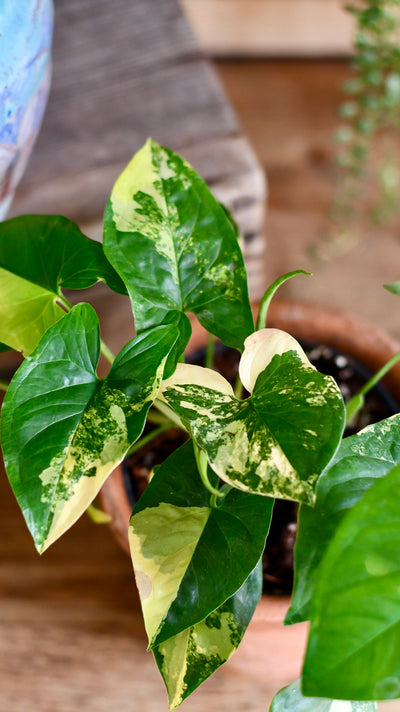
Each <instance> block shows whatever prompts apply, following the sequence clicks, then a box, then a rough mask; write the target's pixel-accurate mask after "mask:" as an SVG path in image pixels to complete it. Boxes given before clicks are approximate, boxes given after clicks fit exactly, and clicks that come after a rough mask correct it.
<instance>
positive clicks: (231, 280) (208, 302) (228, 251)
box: [104, 139, 254, 352]
mask: <svg viewBox="0 0 400 712" xmlns="http://www.w3.org/2000/svg"><path fill="white" fill-rule="evenodd" d="M104 248H105V253H106V255H107V257H108V259H109V260H110V262H111V264H112V265H113V266H114V267H115V269H116V270H117V272H118V273H119V274H120V275H121V277H122V279H123V281H124V283H125V284H126V286H127V289H128V293H129V296H130V298H131V301H132V307H133V311H134V315H135V324H136V329H137V331H138V333H140V332H142V331H145V330H146V329H149V328H151V327H152V326H154V325H155V324H161V323H167V322H171V320H173V321H174V323H177V320H178V315H180V317H181V318H180V324H181V327H182V338H181V341H180V351H181V352H182V351H183V349H184V348H185V346H186V343H187V339H188V338H189V337H188V334H187V333H185V331H186V332H187V329H188V326H189V322H188V318H187V317H186V313H187V312H192V313H194V314H196V315H197V317H198V319H199V321H200V322H201V324H202V325H203V326H204V327H205V328H206V329H207V330H208V331H209V332H211V333H212V334H215V335H216V336H218V337H219V338H220V339H221V340H222V341H223V342H224V343H226V344H227V345H228V346H233V347H235V348H238V349H239V350H242V348H243V341H244V339H245V338H246V337H247V336H248V334H249V333H250V332H251V331H252V330H253V328H254V326H253V317H252V314H251V309H250V304H249V298H248V294H247V280H246V273H245V268H244V263H243V257H242V254H241V251H240V248H239V245H238V241H237V234H236V231H235V228H234V227H233V226H232V221H231V218H229V217H228V216H227V214H226V212H225V210H224V209H223V208H222V207H221V206H220V205H219V203H218V202H217V201H216V200H215V198H214V197H213V196H212V194H211V192H210V190H209V189H208V187H207V185H206V184H205V183H204V181H203V180H202V179H201V178H200V177H199V176H198V175H197V173H196V172H195V171H194V170H193V168H191V166H189V165H188V163H186V162H185V161H184V160H183V159H182V158H180V157H179V156H178V155H176V154H175V153H173V152H172V151H170V150H168V149H166V148H163V147H162V146H160V145H159V144H157V143H156V142H155V141H153V140H151V139H149V140H148V141H147V143H146V144H145V145H144V147H143V148H142V149H141V150H140V151H139V152H138V153H137V154H136V155H135V156H134V158H133V159H132V161H131V162H130V163H129V165H128V166H127V167H126V169H125V170H124V171H123V173H122V174H121V176H120V177H119V178H118V180H117V182H116V183H115V185H114V188H113V190H112V193H111V196H110V200H109V202H108V205H107V208H106V213H105V220H104ZM185 325H186V326H185Z"/></svg>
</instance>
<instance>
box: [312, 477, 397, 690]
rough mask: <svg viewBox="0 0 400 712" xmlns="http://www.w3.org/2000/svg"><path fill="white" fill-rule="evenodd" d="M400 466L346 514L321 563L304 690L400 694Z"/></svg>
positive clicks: (382, 478) (313, 609)
mask: <svg viewBox="0 0 400 712" xmlns="http://www.w3.org/2000/svg"><path fill="white" fill-rule="evenodd" d="M399 492H400V465H396V467H394V468H393V469H392V470H391V471H390V472H389V473H388V474H387V475H385V476H384V477H381V478H380V479H378V480H377V481H376V482H375V484H374V485H373V486H372V487H371V489H369V490H368V492H366V493H365V495H364V496H363V497H362V499H361V500H360V501H359V502H358V503H357V504H356V505H355V506H354V507H353V508H352V509H351V510H350V511H349V512H348V513H347V515H346V516H345V517H344V519H343V520H342V522H341V523H340V525H339V526H338V528H337V530H336V533H335V534H334V536H333V538H332V540H331V542H330V544H329V547H328V549H327V551H326V554H325V556H324V558H323V560H322V562H321V565H320V567H319V569H318V571H317V573H316V582H315V587H314V595H313V600H312V606H311V628H310V636H309V641H308V647H307V653H306V658H305V663H304V669H303V692H304V693H305V694H307V695H324V696H326V697H335V698H340V699H358V700H360V699H364V700H365V699H367V700H385V699H393V698H397V697H400V596H399V591H400V553H399V552H400V507H399Z"/></svg>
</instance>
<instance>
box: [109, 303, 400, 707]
mask: <svg viewBox="0 0 400 712" xmlns="http://www.w3.org/2000/svg"><path fill="white" fill-rule="evenodd" d="M256 310H257V307H255V311H256ZM268 326H274V327H276V328H280V329H283V330H285V331H288V332H289V333H291V334H292V335H293V336H295V337H296V338H297V339H300V340H307V341H310V342H311V343H316V344H325V345H327V346H333V347H335V348H336V349H338V350H339V351H342V352H344V353H346V354H347V355H349V356H351V357H353V358H355V359H356V360H357V361H358V362H359V363H361V364H362V365H364V366H365V367H366V368H368V370H370V371H371V372H376V371H377V370H378V369H379V368H380V367H381V366H383V364H384V363H386V362H387V361H388V359H389V358H390V357H391V356H393V355H394V354H395V353H396V352H397V351H399V350H400V344H399V343H398V342H397V341H396V340H395V339H393V338H391V337H390V336H388V335H387V334H385V333H383V332H382V331H381V330H380V329H377V328H376V327H374V326H373V325H371V324H370V323H368V322H366V321H364V320H361V319H358V318H356V317H353V316H350V315H348V314H345V313H343V312H339V311H335V310H332V309H326V308H323V307H318V306H314V305H311V304H306V303H297V302H287V301H276V302H274V303H272V305H271V307H270V310H269V314H268ZM204 342H205V331H204V329H202V327H200V326H199V324H198V322H197V321H196V322H195V323H193V336H192V339H191V342H190V347H191V349H192V350H197V349H198V348H200V347H201V346H203V345H204ZM385 385H386V387H387V388H388V389H389V390H390V391H391V393H392V394H393V396H394V397H395V398H397V399H398V400H399V401H400V364H397V365H396V366H395V367H394V368H393V369H392V371H391V372H390V373H389V374H388V376H387V377H386V379H385ZM101 498H102V505H103V508H104V509H105V511H106V512H108V513H109V514H110V515H111V517H112V523H111V528H112V530H113V533H114V535H115V537H116V539H117V540H118V542H119V543H120V545H121V547H122V548H123V549H124V550H125V551H126V552H128V553H129V544H128V536H127V532H128V524H129V518H130V515H131V505H130V504H129V501H128V497H127V494H126V492H125V487H124V482H123V475H122V468H121V467H120V468H118V469H117V470H115V471H114V472H113V474H112V475H111V476H110V477H109V478H108V480H107V482H106V483H105V485H104V486H103V489H102V491H101ZM288 607H289V598H288V597H285V596H262V598H261V600H260V602H259V604H258V606H257V609H256V612H255V614H254V616H253V619H252V621H251V623H250V625H249V628H248V630H247V631H246V635H245V636H244V639H243V641H242V643H241V644H240V646H239V649H238V650H237V652H236V653H235V654H234V655H233V656H232V658H231V660H229V661H228V663H226V664H225V665H223V666H222V667H221V668H220V670H218V671H217V672H216V673H215V675H214V676H213V678H214V680H215V684H217V690H220V689H221V690H222V691H224V690H225V692H226V690H228V691H229V692H228V694H229V695H230V696H231V698H232V704H233V706H234V703H235V701H239V700H241V699H242V698H243V699H245V700H247V696H248V694H249V690H251V699H252V706H253V707H254V708H255V709H256V708H257V709H258V708H260V709H267V708H268V705H269V704H270V702H271V700H272V698H273V696H274V694H275V693H276V692H277V691H278V690H279V689H280V688H282V687H284V686H286V685H288V684H290V683H291V682H293V681H294V680H295V679H296V678H297V677H299V675H300V674H301V667H302V660H303V656H304V651H305V646H306V639H307V633H308V624H307V623H301V624H297V625H295V626H287V627H285V626H283V625H282V621H283V618H284V616H285V613H286V611H287V609H288ZM213 689H214V688H213ZM201 694H203V693H199V701H200V702H202V699H203V698H202V696H201ZM204 694H207V692H205V693H204ZM214 694H215V690H214ZM224 699H225V697H224ZM225 701H226V700H225ZM193 709H197V706H196V701H195V702H194V703H193ZM235 709H236V708H235ZM238 709H239V707H238Z"/></svg>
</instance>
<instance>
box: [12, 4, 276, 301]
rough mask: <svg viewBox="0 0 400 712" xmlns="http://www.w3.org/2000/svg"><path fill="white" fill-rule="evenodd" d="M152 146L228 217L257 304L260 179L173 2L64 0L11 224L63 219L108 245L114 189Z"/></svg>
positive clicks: (214, 76)
mask: <svg viewBox="0 0 400 712" xmlns="http://www.w3.org/2000/svg"><path fill="white" fill-rule="evenodd" d="M148 136H152V137H153V138H154V139H155V140H157V141H159V142H160V143H162V144H164V145H167V146H169V147H170V148H172V149H173V150H176V151H179V152H180V153H181V154H182V155H183V156H184V157H185V158H186V159H187V160H188V161H189V162H191V163H192V164H193V166H194V167H195V168H196V170H197V171H198V172H199V173H200V174H201V175H202V177H203V178H204V179H205V180H206V181H207V182H208V183H209V184H210V185H211V187H212V189H213V191H214V193H215V195H216V197H217V198H218V200H220V201H221V202H223V203H224V204H226V205H227V207H228V208H229V209H230V210H231V211H232V213H233V214H234V216H235V218H236V220H237V222H238V224H239V226H240V229H241V232H242V234H243V236H244V240H245V254H246V259H247V262H248V264H249V267H250V269H251V272H252V276H253V278H254V279H253V280H252V283H253V293H254V296H260V294H259V292H260V283H261V270H260V254H261V253H262V252H263V249H264V235H263V218H264V208H265V196H266V181H265V176H264V173H263V171H262V170H261V167H260V165H259V162H258V160H257V158H256V156H255V154H254V152H253V150H252V148H251V147H250V145H249V143H248V141H247V140H246V138H245V137H244V135H243V133H242V132H241V130H240V128H239V126H238V123H237V120H236V117H235V114H234V111H233V110H232V108H231V106H230V104H229V101H228V99H227V97H226V95H225V93H224V90H223V88H222V84H221V82H220V80H219V78H218V76H217V73H216V72H215V71H214V69H213V67H212V66H211V64H210V63H209V62H208V61H207V60H206V58H205V57H204V56H202V54H201V52H200V49H199V47H198V45H197V42H196V40H195V38H194V35H193V33H192V31H191V29H190V26H189V24H188V22H187V20H186V19H185V17H184V15H183V12H182V10H181V8H180V6H179V4H178V2H177V0H134V2H132V1H131V0H114V1H113V2H112V3H110V2H108V0H57V2H56V3H55V29H54V41H53V77H52V85H51V92H50V98H49V102H48V106H47V110H46V113H45V118H44V122H43V126H42V129H41V133H40V135H39V139H38V141H37V144H36V146H35V149H34V152H33V154H32V157H31V160H30V163H29V165H28V169H27V171H26V174H25V176H24V178H23V180H22V183H21V185H20V187H19V189H18V192H17V195H16V199H15V201H14V204H13V207H12V213H11V214H18V215H19V214H22V213H31V212H33V213H37V212H40V213H61V214H64V215H67V216H68V217H69V218H71V219H72V220H75V221H77V222H78V223H79V224H80V226H81V227H82V228H83V229H85V230H86V229H89V230H90V231H91V234H90V236H94V237H101V221H102V215H103V212H104V207H105V204H106V201H107V198H108V196H109V194H110V191H111V188H112V185H113V183H114V181H115V180H116V178H117V177H118V175H119V173H120V172H121V170H122V169H123V168H124V166H125V165H126V164H127V163H128V161H129V160H130V158H131V156H132V155H133V154H134V153H135V152H136V151H137V150H138V149H139V148H140V147H141V146H142V144H143V143H144V142H145V140H146V139H147V137H148ZM257 290H258V294H257V293H256V292H257Z"/></svg>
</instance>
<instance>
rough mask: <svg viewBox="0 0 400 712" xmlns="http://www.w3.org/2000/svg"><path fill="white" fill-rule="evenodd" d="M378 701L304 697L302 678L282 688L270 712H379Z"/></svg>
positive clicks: (273, 701)
mask: <svg viewBox="0 0 400 712" xmlns="http://www.w3.org/2000/svg"><path fill="white" fill-rule="evenodd" d="M377 709H378V708H377V705H376V702H350V701H348V700H328V699H323V698H321V697H304V695H302V692H301V679H300V680H296V682H293V683H292V684H291V685H289V686H288V687H285V688H284V689H283V690H280V692H278V694H277V695H275V697H274V699H273V700H272V705H271V709H270V712H377Z"/></svg>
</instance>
